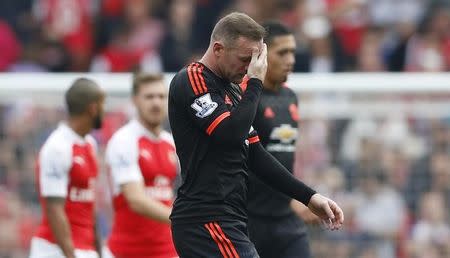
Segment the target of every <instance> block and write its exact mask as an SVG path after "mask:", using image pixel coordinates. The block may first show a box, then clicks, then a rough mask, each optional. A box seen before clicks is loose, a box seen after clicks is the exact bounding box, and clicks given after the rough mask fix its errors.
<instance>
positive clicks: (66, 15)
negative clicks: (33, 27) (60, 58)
mask: <svg viewBox="0 0 450 258" xmlns="http://www.w3.org/2000/svg"><path fill="white" fill-rule="evenodd" d="M95 4H96V1H89V0H40V1H35V6H34V10H35V12H34V15H35V17H36V18H37V19H38V21H40V22H41V24H42V29H43V32H44V35H45V38H46V39H48V40H55V41H60V42H62V43H63V45H64V47H65V48H66V49H67V51H68V53H69V54H70V58H71V63H70V64H71V65H70V70H72V71H86V70H87V68H88V67H89V62H90V59H91V55H92V51H93V47H94V38H93V31H94V28H93V16H94V15H95V11H96V9H95Z"/></svg>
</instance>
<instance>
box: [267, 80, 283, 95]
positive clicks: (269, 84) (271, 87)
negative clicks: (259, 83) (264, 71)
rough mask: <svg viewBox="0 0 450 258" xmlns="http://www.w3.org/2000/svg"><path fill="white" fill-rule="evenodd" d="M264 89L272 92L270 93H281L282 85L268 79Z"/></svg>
mask: <svg viewBox="0 0 450 258" xmlns="http://www.w3.org/2000/svg"><path fill="white" fill-rule="evenodd" d="M264 88H265V89H266V90H270V91H275V92H276V91H279V90H280V88H281V84H280V83H276V82H273V81H270V80H268V79H267V78H266V79H265V80H264Z"/></svg>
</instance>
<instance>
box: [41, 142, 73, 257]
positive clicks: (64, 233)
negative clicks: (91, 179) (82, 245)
mask: <svg viewBox="0 0 450 258" xmlns="http://www.w3.org/2000/svg"><path fill="white" fill-rule="evenodd" d="M64 147H66V146H60V147H59V149H58V148H46V149H43V150H42V152H41V154H40V157H39V165H40V173H39V182H40V186H39V188H40V193H41V195H42V197H43V198H45V201H46V205H45V209H44V212H45V215H46V216H47V219H48V223H49V226H50V229H51V231H52V234H53V237H54V239H55V242H56V244H57V245H58V246H59V247H60V248H61V250H62V252H63V253H64V255H65V256H66V257H69V258H74V257H75V248H74V245H73V241H72V236H71V229H70V224H69V220H68V218H67V214H66V212H65V209H64V208H65V202H66V197H67V186H68V171H69V168H70V162H71V153H70V152H69V151H68V150H67V149H66V148H64Z"/></svg>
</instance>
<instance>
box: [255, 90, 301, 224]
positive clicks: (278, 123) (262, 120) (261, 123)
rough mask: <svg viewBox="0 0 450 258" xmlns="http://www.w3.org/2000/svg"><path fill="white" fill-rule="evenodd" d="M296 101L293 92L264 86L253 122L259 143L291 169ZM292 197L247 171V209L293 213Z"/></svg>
mask: <svg viewBox="0 0 450 258" xmlns="http://www.w3.org/2000/svg"><path fill="white" fill-rule="evenodd" d="M297 106H298V102H297V97H296V95H295V93H294V92H293V91H292V90H291V89H289V88H287V87H281V88H280V89H279V90H277V91H273V90H267V89H264V90H263V93H262V95H261V97H260V100H259V105H258V109H257V112H256V116H255V120H254V122H253V126H254V128H255V129H256V131H258V135H259V138H260V139H261V144H262V145H263V146H264V148H265V149H266V150H267V151H268V152H269V153H270V154H272V156H274V157H275V158H276V159H277V160H278V161H279V162H280V163H281V164H282V165H283V166H284V167H285V168H287V170H289V171H290V172H292V169H293V168H292V167H293V163H294V153H295V147H296V140H297V134H298V126H297V123H298V119H299V117H298V110H297ZM290 201H291V198H290V197H288V196H286V195H284V194H282V193H280V192H278V191H276V190H274V189H273V188H271V187H269V186H267V185H266V184H265V183H263V182H262V181H261V180H259V179H258V178H257V177H256V176H255V175H254V174H252V173H251V174H250V185H249V193H248V212H249V214H251V215H256V216H263V217H281V216H286V215H289V214H292V213H293V212H292V209H291V208H290Z"/></svg>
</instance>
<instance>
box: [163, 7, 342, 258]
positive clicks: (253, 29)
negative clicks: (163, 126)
mask: <svg viewBox="0 0 450 258" xmlns="http://www.w3.org/2000/svg"><path fill="white" fill-rule="evenodd" d="M264 34H265V30H264V28H263V27H261V26H260V25H259V24H257V23H256V22H255V21H254V20H253V19H251V18H250V17H249V16H247V15H245V14H242V13H232V14H229V15H227V16H225V17H224V18H222V19H221V20H220V21H219V22H218V23H217V24H216V26H215V28H214V30H213V32H212V35H211V41H210V45H209V48H208V50H207V51H206V53H205V54H204V56H203V57H202V59H201V60H200V62H195V63H192V64H190V65H189V66H187V67H186V68H184V69H182V70H181V71H180V72H178V73H177V74H176V75H175V77H174V78H173V80H172V82H171V84H170V90H169V121H170V126H171V129H172V132H173V136H174V140H175V145H176V149H177V154H178V156H179V159H180V163H181V175H182V185H181V187H180V188H179V190H178V195H177V198H176V200H175V203H174V207H173V210H172V214H171V220H172V237H173V240H174V244H175V248H176V250H177V252H178V254H179V255H180V257H182V258H185V257H188V258H191V257H192V258H199V257H208V258H210V257H227V258H231V257H232V258H234V257H242V258H244V257H252V258H253V257H259V256H258V254H257V252H256V250H255V247H254V245H253V244H252V243H251V242H250V240H249V238H248V231H247V225H246V222H247V190H248V173H249V171H250V170H251V171H255V173H256V175H257V176H258V178H260V179H261V180H263V181H264V182H266V183H267V184H269V185H270V186H271V187H273V188H275V189H277V190H279V191H281V192H283V193H284V194H286V195H288V196H290V197H292V198H294V199H297V200H299V201H301V202H302V203H304V204H305V205H307V206H308V207H309V209H311V210H312V211H313V212H314V213H315V214H317V215H318V216H319V217H321V218H322V219H324V220H326V221H327V222H328V225H329V227H330V228H331V229H338V228H340V227H341V225H342V223H343V220H344V216H343V213H342V210H341V209H340V208H339V206H338V205H337V204H336V203H335V202H333V201H332V200H330V199H328V198H326V197H324V196H322V195H320V194H317V193H316V192H315V191H314V190H312V189H311V188H309V187H308V186H306V185H305V184H303V183H302V182H300V181H298V180H297V179H295V178H294V177H293V176H292V175H291V174H290V173H289V171H287V170H286V168H284V167H283V166H282V165H281V164H280V163H279V162H278V161H277V160H276V159H275V158H274V157H273V156H271V155H270V154H269V153H268V152H267V151H266V150H265V149H264V148H263V147H262V145H261V144H260V143H259V137H258V135H257V133H256V131H255V130H253V128H252V124H253V120H254V118H255V113H256V109H257V106H258V101H259V96H260V94H261V92H262V80H263V79H264V77H265V73H266V69H267V60H266V57H267V47H266V45H265V44H264V43H263V36H264ZM245 74H247V76H248V78H250V79H249V81H248V84H247V89H246V90H245V92H244V93H242V92H241V89H240V87H239V86H238V85H237V84H238V83H240V82H241V81H242V78H243V77H244V75H245Z"/></svg>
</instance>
